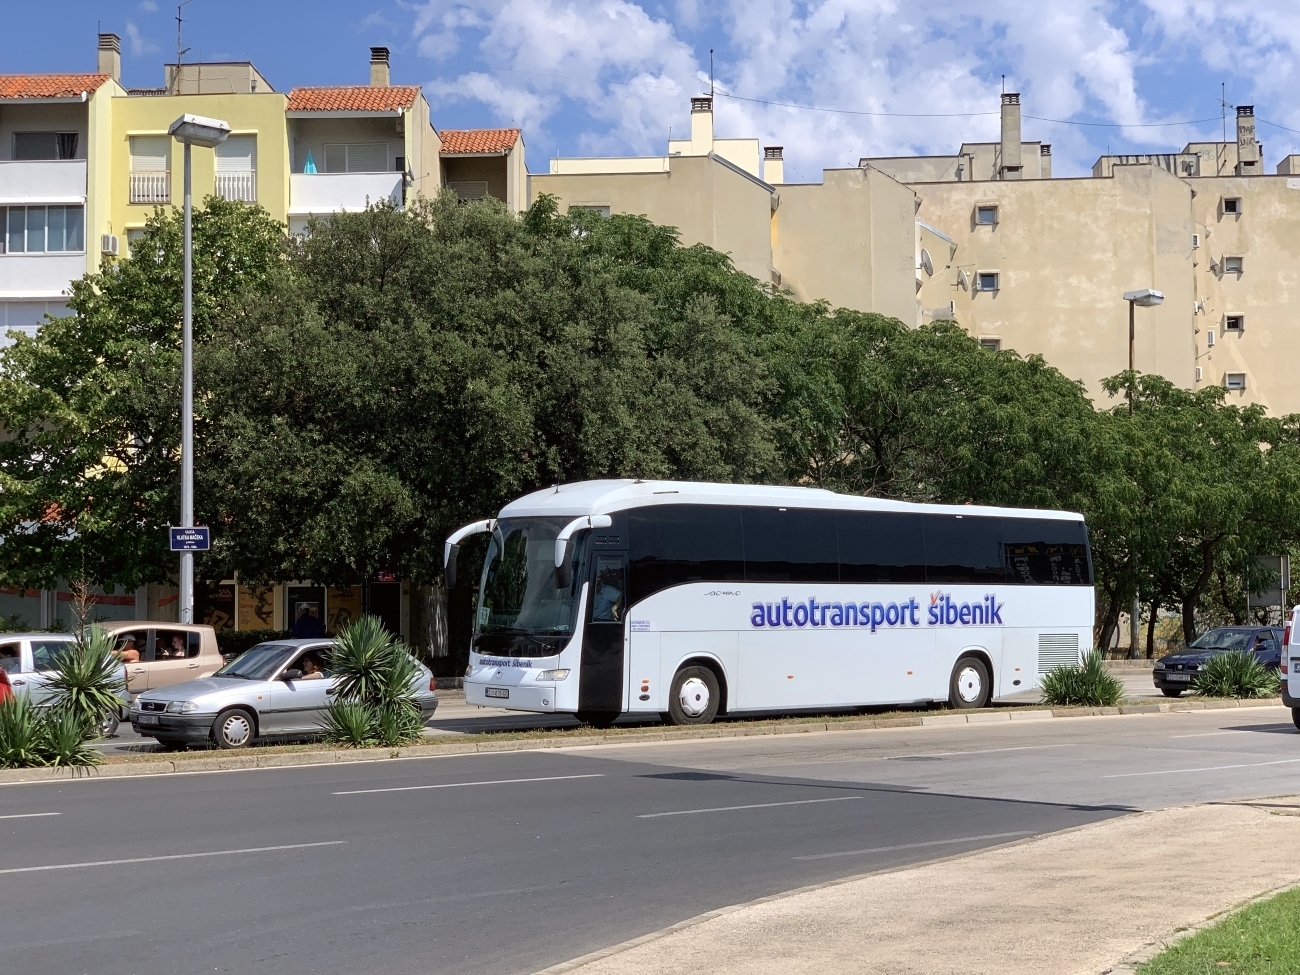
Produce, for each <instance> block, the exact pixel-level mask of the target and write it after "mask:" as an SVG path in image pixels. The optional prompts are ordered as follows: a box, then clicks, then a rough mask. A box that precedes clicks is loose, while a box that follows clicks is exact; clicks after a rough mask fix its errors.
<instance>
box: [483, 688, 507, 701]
mask: <svg viewBox="0 0 1300 975" xmlns="http://www.w3.org/2000/svg"><path fill="white" fill-rule="evenodd" d="M483 696H484V697H499V698H501V699H502V700H504V699H505V698H508V697H509V696H510V688H508V687H489V688H488V689H487V690H486V691H484V692H483Z"/></svg>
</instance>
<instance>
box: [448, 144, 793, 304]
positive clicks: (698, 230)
mask: <svg viewBox="0 0 1300 975" xmlns="http://www.w3.org/2000/svg"><path fill="white" fill-rule="evenodd" d="M448 178H449V179H452V178H454V177H452V176H451V175H450V174H449V175H448ZM528 182H529V190H528V198H529V203H531V202H532V201H534V200H536V199H537V197H538V196H540V195H541V194H543V193H549V194H551V195H552V196H554V197H556V198H557V199H558V200H559V204H560V210H561V212H564V211H566V210H568V208H569V207H570V206H601V207H603V206H607V207H609V208H610V210H611V212H613V213H632V214H638V215H641V216H645V217H647V218H648V219H650V220H652V221H654V222H655V223H658V224H667V225H669V226H673V227H676V228H677V229H678V230H679V231H680V232H681V239H682V243H683V244H687V245H690V244H707V245H708V246H710V247H713V248H716V249H717V250H720V251H722V252H723V253H726V254H729V255H730V256H731V259H732V261H733V262H734V263H735V265H736V267H737V268H738V269H739V270H741V271H744V272H745V273H746V274H750V275H753V276H754V277H756V278H758V279H759V280H760V281H769V280H771V268H772V244H771V238H772V228H771V221H772V193H771V191H770V189H769V188H768V187H767V186H766V185H765V184H763V183H761V182H759V181H757V180H755V179H752V178H750V177H749V176H747V175H745V174H744V173H739V172H736V170H734V169H732V168H730V167H729V166H727V165H726V163H724V162H721V161H719V160H717V159H714V158H712V157H709V156H671V157H669V164H668V172H666V173H608V174H593V175H553V174H549V173H548V174H541V175H535V176H531V177H530V178H529V181H528ZM786 189H787V187H784V186H783V187H781V193H782V194H784V193H785V191H786Z"/></svg>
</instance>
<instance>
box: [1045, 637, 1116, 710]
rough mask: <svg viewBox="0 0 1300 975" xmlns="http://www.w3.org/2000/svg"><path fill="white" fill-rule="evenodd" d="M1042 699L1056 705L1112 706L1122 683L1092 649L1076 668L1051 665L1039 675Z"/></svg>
mask: <svg viewBox="0 0 1300 975" xmlns="http://www.w3.org/2000/svg"><path fill="white" fill-rule="evenodd" d="M1042 687H1043V701H1044V702H1045V703H1047V704H1054V705H1058V706H1067V705H1084V706H1087V707H1105V708H1109V707H1114V706H1115V705H1116V704H1118V703H1119V702H1120V699H1121V698H1122V697H1123V696H1124V684H1123V683H1122V682H1121V681H1120V680H1119V678H1117V677H1116V676H1114V675H1113V674H1112V673H1110V671H1108V670H1107V669H1106V662H1105V661H1104V660H1103V659H1102V656H1101V654H1100V653H1098V652H1097V651H1096V650H1093V651H1090V652H1089V653H1088V654H1086V655H1085V656H1084V658H1083V664H1082V665H1081V666H1077V667H1069V666H1066V667H1054V668H1052V670H1050V671H1048V672H1047V673H1046V674H1044V675H1043V684H1042Z"/></svg>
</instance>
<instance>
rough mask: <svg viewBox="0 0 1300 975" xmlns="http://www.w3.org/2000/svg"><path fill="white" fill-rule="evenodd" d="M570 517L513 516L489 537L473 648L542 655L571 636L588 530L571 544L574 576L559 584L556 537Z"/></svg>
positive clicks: (554, 652) (575, 618)
mask: <svg viewBox="0 0 1300 975" xmlns="http://www.w3.org/2000/svg"><path fill="white" fill-rule="evenodd" d="M570 520H571V519H570V518H509V519H502V520H501V521H499V522H498V523H497V527H496V529H495V530H494V531H493V532H492V538H491V541H490V542H489V543H488V551H487V559H486V560H485V562H484V564H483V578H482V584H481V585H480V587H479V606H478V618H477V620H476V624H477V625H476V626H475V636H474V649H475V650H476V651H477V652H479V653H488V654H497V655H503V656H516V657H542V656H550V655H552V654H556V653H559V652H560V649H561V648H562V647H563V646H564V644H565V643H566V642H567V641H568V639H569V637H570V636H572V634H573V630H574V627H575V625H576V624H577V618H578V594H579V593H580V592H581V591H582V577H583V574H582V572H581V566H582V564H583V562H582V555H583V551H584V550H585V548H586V536H587V534H588V533H587V532H578V533H577V534H576V536H575V538H574V540H573V542H574V543H573V544H571V545H570V553H571V555H570V557H571V558H572V560H573V562H572V564H573V582H572V584H571V585H570V586H569V587H568V588H567V589H557V588H556V587H555V537H556V536H557V535H559V533H560V529H562V528H563V527H564V526H565V525H566V524H567V523H568V522H569V521H570Z"/></svg>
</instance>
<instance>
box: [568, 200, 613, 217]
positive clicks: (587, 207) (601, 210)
mask: <svg viewBox="0 0 1300 975" xmlns="http://www.w3.org/2000/svg"><path fill="white" fill-rule="evenodd" d="M569 212H570V213H598V214H600V215H601V216H602V217H608V216H609V214H610V208H609V207H608V206H599V205H596V204H592V203H583V204H580V205H577V206H571V207H569Z"/></svg>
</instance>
